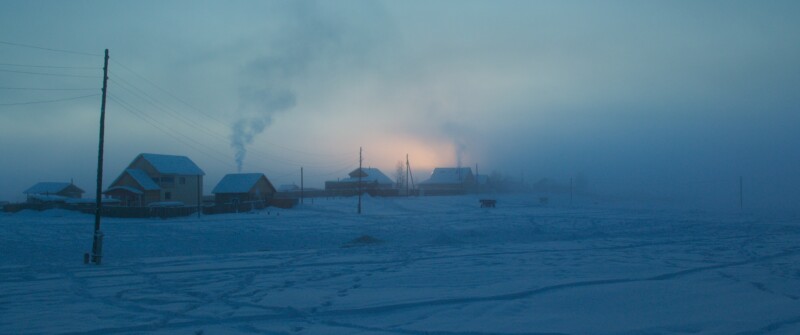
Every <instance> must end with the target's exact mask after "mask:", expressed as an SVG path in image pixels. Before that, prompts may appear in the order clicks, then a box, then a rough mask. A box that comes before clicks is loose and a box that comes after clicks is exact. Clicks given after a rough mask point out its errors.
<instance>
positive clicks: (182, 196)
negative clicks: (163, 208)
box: [103, 153, 205, 207]
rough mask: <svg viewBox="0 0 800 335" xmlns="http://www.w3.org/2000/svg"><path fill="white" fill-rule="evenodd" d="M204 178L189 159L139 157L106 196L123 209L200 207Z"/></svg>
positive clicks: (173, 156) (168, 156)
mask: <svg viewBox="0 0 800 335" xmlns="http://www.w3.org/2000/svg"><path fill="white" fill-rule="evenodd" d="M204 175H205V172H203V170H201V169H200V167H198V166H197V165H196V164H195V163H194V162H193V161H192V160H191V159H189V158H188V157H186V156H176V155H161V154H146V153H145V154H139V155H138V156H136V158H135V159H134V160H133V161H132V162H131V163H130V164H129V165H128V167H127V168H126V169H125V170H124V171H122V173H121V174H120V175H119V177H117V179H115V180H114V181H113V182H112V183H111V185H109V187H108V189H106V191H105V192H103V193H105V194H106V195H107V196H109V197H112V198H114V199H117V200H119V201H120V205H122V206H130V207H145V206H155V205H166V204H169V205H170V206H180V205H184V206H197V205H198V204H200V203H201V201H202V194H203V176H204Z"/></svg>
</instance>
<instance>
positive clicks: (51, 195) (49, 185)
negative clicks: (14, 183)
mask: <svg viewBox="0 0 800 335" xmlns="http://www.w3.org/2000/svg"><path fill="white" fill-rule="evenodd" d="M22 193H24V194H25V195H26V196H27V201H28V202H64V201H66V200H67V199H80V198H81V197H82V196H83V194H84V193H86V192H84V191H83V190H82V189H80V188H79V187H77V186H75V184H73V183H71V182H70V183H59V182H42V183H37V184H36V185H33V186H31V187H30V188H28V189H27V190H25V192H22Z"/></svg>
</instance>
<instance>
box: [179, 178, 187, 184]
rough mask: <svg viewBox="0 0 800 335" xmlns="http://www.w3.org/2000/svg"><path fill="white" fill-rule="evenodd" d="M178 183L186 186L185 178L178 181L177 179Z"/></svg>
mask: <svg viewBox="0 0 800 335" xmlns="http://www.w3.org/2000/svg"><path fill="white" fill-rule="evenodd" d="M178 182H179V183H181V185H184V184H186V177H181V178H180V179H178Z"/></svg>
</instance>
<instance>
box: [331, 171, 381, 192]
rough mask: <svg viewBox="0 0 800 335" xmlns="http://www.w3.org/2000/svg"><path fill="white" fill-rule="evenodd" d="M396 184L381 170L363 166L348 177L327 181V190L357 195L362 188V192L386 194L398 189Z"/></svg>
mask: <svg viewBox="0 0 800 335" xmlns="http://www.w3.org/2000/svg"><path fill="white" fill-rule="evenodd" d="M359 184H360V185H359ZM394 186H395V183H394V181H392V179H391V178H389V177H387V176H386V175H385V174H383V172H381V170H378V169H376V168H361V169H355V170H353V171H351V172H350V173H349V174H348V177H347V178H344V179H340V180H337V181H326V182H325V191H326V192H328V193H329V194H334V195H356V194H358V190H359V188H360V189H361V191H362V192H366V193H369V194H372V195H385V194H387V193H390V192H389V191H391V190H394V191H396V189H395V187H394Z"/></svg>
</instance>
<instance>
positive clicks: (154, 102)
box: [112, 74, 349, 167]
mask: <svg viewBox="0 0 800 335" xmlns="http://www.w3.org/2000/svg"><path fill="white" fill-rule="evenodd" d="M112 81H114V82H117V83H118V84H120V85H119V87H120V88H121V89H122V90H123V91H126V92H128V93H130V94H132V95H133V96H135V97H137V98H139V99H141V100H143V101H144V102H146V103H148V104H149V105H151V106H153V107H155V108H156V109H158V110H161V111H162V112H164V114H167V115H169V116H170V117H172V118H174V119H175V120H177V121H178V122H179V123H181V124H184V125H186V126H188V127H191V128H193V129H195V130H197V131H199V132H201V133H205V134H207V135H210V136H211V137H216V138H218V139H220V140H222V141H225V142H228V141H229V140H230V137H229V136H227V135H224V134H220V133H218V132H216V131H214V130H213V129H211V128H208V127H206V126H204V125H203V124H201V123H199V122H197V121H195V120H194V119H192V118H191V117H187V116H184V115H183V114H181V113H179V112H178V111H176V110H174V109H172V108H169V107H168V106H167V104H165V103H163V102H161V101H160V100H159V99H157V98H155V97H153V96H151V95H150V94H147V92H145V91H144V90H143V89H141V88H139V87H137V86H136V85H134V84H132V83H131V82H129V81H127V80H125V79H123V78H122V77H120V76H119V75H116V74H115V76H114V77H113V78H112ZM248 153H249V156H250V157H251V158H256V159H262V160H266V161H269V162H272V163H278V164H284V165H288V166H297V165H303V166H312V167H319V166H325V164H320V163H313V164H309V163H308V162H307V161H305V162H301V161H298V160H291V159H286V158H281V159H278V158H276V157H273V156H272V154H267V153H264V152H262V151H259V150H256V149H255V148H252V147H251V148H249V149H248ZM348 160H349V158H348Z"/></svg>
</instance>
